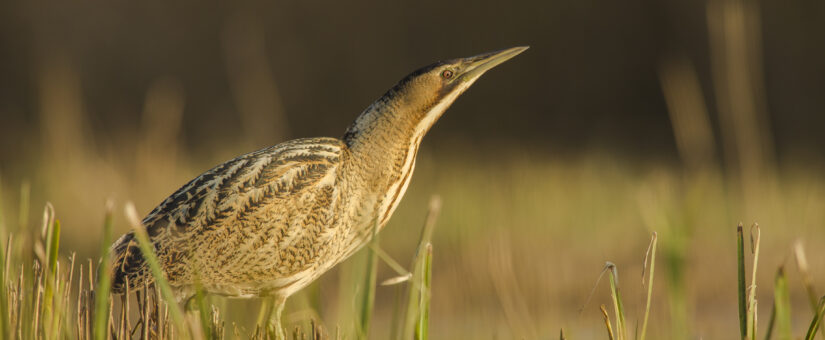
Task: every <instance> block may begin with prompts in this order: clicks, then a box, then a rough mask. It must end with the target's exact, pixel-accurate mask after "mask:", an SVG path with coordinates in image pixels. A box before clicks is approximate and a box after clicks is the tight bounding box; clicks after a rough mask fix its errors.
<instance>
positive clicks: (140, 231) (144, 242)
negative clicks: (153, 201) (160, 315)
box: [126, 202, 188, 337]
mask: <svg viewBox="0 0 825 340" xmlns="http://www.w3.org/2000/svg"><path fill="white" fill-rule="evenodd" d="M126 216H127V218H128V219H129V221H130V224H131V225H132V231H134V233H135V239H137V241H138V246H140V252H141V255H143V259H144V261H146V264H148V265H149V270H150V271H151V272H152V276H153V277H154V279H155V285H156V286H158V287H159V288H160V293H161V295H162V296H163V299H164V300H166V303H167V305H168V306H169V315H171V317H172V322H174V324H175V326H176V328H177V331H178V332H179V333H178V334H177V335H178V336H180V337H186V335H187V333H188V328H187V327H186V321H185V319H184V317H183V312H181V310H180V306H178V303H177V302H176V299H175V294H174V293H173V292H172V287H170V286H169V283H168V282H167V281H166V277H165V276H164V275H163V271H162V270H161V269H160V263H159V262H158V258H157V256H156V255H155V251H154V246H153V245H152V242H151V241H149V236H148V235H146V228H145V227H144V226H143V225H142V224H141V222H140V220H139V219H138V217H137V216H138V215H137V211H136V210H135V206H134V204H132V203H131V202H130V203H127V204H126Z"/></svg>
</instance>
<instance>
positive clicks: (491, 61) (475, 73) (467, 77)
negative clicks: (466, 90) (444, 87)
mask: <svg viewBox="0 0 825 340" xmlns="http://www.w3.org/2000/svg"><path fill="white" fill-rule="evenodd" d="M528 48H530V46H519V47H513V48H508V49H506V50H501V51H495V52H488V53H484V54H479V55H477V56H473V57H469V58H464V62H465V63H466V64H467V70H466V71H464V73H463V74H461V80H463V81H473V80H475V79H477V78H478V77H480V76H481V75H482V74H484V72H487V70H489V69H491V68H493V67H496V66H498V64H501V63H503V62H505V61H507V60H509V59H510V58H512V57H515V56H516V55H518V54H519V53H521V52H524V50H526V49H528Z"/></svg>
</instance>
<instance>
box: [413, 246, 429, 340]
mask: <svg viewBox="0 0 825 340" xmlns="http://www.w3.org/2000/svg"><path fill="white" fill-rule="evenodd" d="M422 265H423V268H421V269H422V270H421V272H422V274H423V277H422V280H421V281H422V284H421V293H420V294H419V298H418V299H419V303H418V323H417V325H416V327H415V335H416V336H415V338H416V339H419V340H427V339H428V338H429V334H430V287H431V286H430V284H431V283H432V265H433V245H432V244H429V243H427V252H426V253H425V255H424V261H423V263H422Z"/></svg>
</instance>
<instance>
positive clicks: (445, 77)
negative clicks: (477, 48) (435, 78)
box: [441, 70, 453, 79]
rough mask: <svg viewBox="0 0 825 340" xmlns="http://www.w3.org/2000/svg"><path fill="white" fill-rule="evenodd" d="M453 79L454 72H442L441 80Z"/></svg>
mask: <svg viewBox="0 0 825 340" xmlns="http://www.w3.org/2000/svg"><path fill="white" fill-rule="evenodd" d="M452 77H453V71H452V70H444V71H443V72H441V78H444V79H450V78H452Z"/></svg>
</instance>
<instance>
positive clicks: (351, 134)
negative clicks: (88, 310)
mask: <svg viewBox="0 0 825 340" xmlns="http://www.w3.org/2000/svg"><path fill="white" fill-rule="evenodd" d="M526 49H527V47H514V48H510V49H506V50H502V51H497V52H490V53H485V54H481V55H477V56H474V57H469V58H461V59H453V60H448V61H442V62H437V63H434V64H432V65H429V66H426V67H424V68H421V69H419V70H417V71H415V72H413V73H411V74H410V75H408V76H407V77H405V78H404V79H402V80H401V81H400V82H398V84H396V85H395V86H394V87H393V88H391V89H390V90H389V91H387V93H385V94H384V95H383V96H381V98H379V99H378V100H377V101H376V102H374V103H373V104H372V105H370V106H369V107H368V108H367V109H366V110H364V112H363V113H361V115H360V116H358V118H357V119H356V120H355V122H354V123H353V124H352V125H351V126H350V127H349V128H348V129H347V131H346V133H345V134H344V137H343V138H342V139H336V138H326V137H320V138H303V139H296V140H292V141H288V142H284V143H281V144H278V145H275V146H272V147H268V148H265V149H262V150H258V151H255V152H252V153H248V154H245V155H242V156H240V157H237V158H235V159H233V160H230V161H228V162H225V163H223V164H220V165H218V166H216V167H214V168H212V169H211V170H209V171H207V172H205V173H203V174H202V175H200V176H198V177H196V178H195V179H193V180H191V181H190V182H189V183H187V184H185V185H184V186H183V187H181V188H180V189H178V191H176V192H175V193H173V194H172V195H171V196H169V197H168V198H166V199H165V200H164V201H163V202H161V203H160V205H158V206H157V207H156V208H155V209H154V210H152V212H150V213H149V215H147V216H146V217H145V218H144V219H143V225H144V226H145V227H146V231H147V234H148V235H149V239H150V241H151V242H152V244H153V245H154V250H155V252H156V254H157V257H158V259H159V261H160V265H161V267H162V270H163V273H164V275H165V276H166V279H167V280H168V281H169V284H170V286H172V288H173V289H174V290H175V293H176V296H177V298H178V299H179V301H180V300H184V299H187V298H189V297H191V296H192V295H193V294H194V293H195V291H194V287H195V284H196V283H197V284H198V285H199V286H200V287H202V289H204V290H205V291H207V292H209V293H213V294H220V295H225V296H230V297H262V296H272V297H275V298H276V301H277V305H276V306H277V307H276V308H277V309H276V316H275V317H276V320H275V321H276V328H277V329H278V331H279V334H280V335H281V336H282V335H283V333H282V330H281V329H280V314H281V310H282V309H283V305H284V302H285V300H286V298H287V297H289V296H290V295H292V294H293V293H295V292H296V291H298V290H300V289H301V288H303V287H305V286H307V285H308V284H309V283H311V282H312V281H313V280H315V279H316V278H318V277H319V276H320V275H321V274H323V273H324V272H326V271H327V270H329V269H330V268H332V267H333V266H335V265H336V264H338V263H339V262H341V261H343V260H345V259H346V258H348V257H349V256H350V255H352V254H353V253H355V252H356V251H357V250H358V249H360V248H361V247H362V246H364V244H366V243H367V242H368V241H369V239H370V237H371V236H372V235H373V232H374V231H375V230H374V228H378V230H381V229H382V228H383V227H384V225H386V223H387V221H388V220H389V219H390V216H391V215H392V213H393V211H394V210H395V208H396V207H397V206H398V203H399V202H400V201H401V197H402V196H403V195H404V191H406V189H407V186H408V185H409V183H410V177H411V176H412V172H413V169H414V168H415V157H416V154H417V153H418V146H419V145H420V144H421V139H422V138H423V137H424V135H425V134H426V133H427V131H428V130H429V129H430V127H432V125H433V124H434V123H435V121H436V120H438V118H439V117H441V115H442V114H443V113H444V111H445V110H446V109H447V108H448V107H449V106H450V105H451V104H452V103H453V102H454V101H455V100H456V98H458V96H459V95H461V94H462V93H463V92H464V91H466V90H467V88H469V87H470V85H472V84H473V83H474V82H475V81H476V80H477V79H478V78H479V77H480V76H481V75H482V74H483V73H484V72H486V71H487V70H489V69H491V68H493V67H495V66H496V65H498V64H500V63H502V62H504V61H506V60H508V59H510V58H512V57H514V56H516V55H517V54H519V53H521V52H523V51H524V50H526ZM112 254H113V263H112V265H113V268H112V269H113V270H112V272H113V279H112V291H113V292H115V293H118V294H122V293H123V292H124V291H125V290H126V284H127V282H128V285H129V289H137V288H140V287H143V286H144V283H147V284H151V283H152V282H153V281H154V279H153V277H152V275H151V273H150V270H149V268H148V265H147V263H146V262H145V261H144V258H143V256H142V255H141V251H140V249H139V246H138V243H137V239H136V238H135V235H134V233H133V232H130V233H127V234H125V235H123V236H122V237H121V238H120V239H118V240H117V241H116V242H115V243H114V244H113V245H112Z"/></svg>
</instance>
